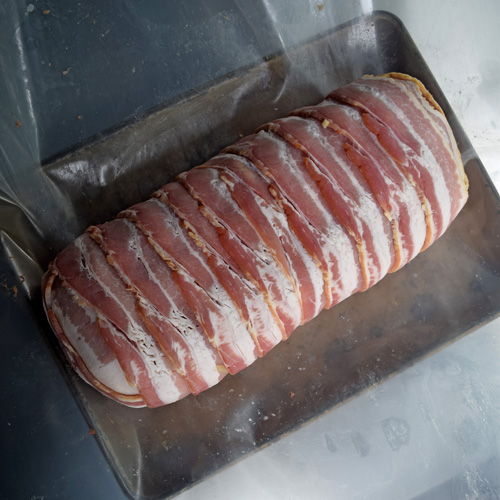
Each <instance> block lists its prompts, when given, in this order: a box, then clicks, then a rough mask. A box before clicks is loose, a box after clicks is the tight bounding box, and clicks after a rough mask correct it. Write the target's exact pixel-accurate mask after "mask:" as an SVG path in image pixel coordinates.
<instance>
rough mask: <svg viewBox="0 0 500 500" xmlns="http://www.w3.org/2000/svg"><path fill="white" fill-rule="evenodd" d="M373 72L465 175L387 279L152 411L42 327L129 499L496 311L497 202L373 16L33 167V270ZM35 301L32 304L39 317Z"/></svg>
mask: <svg viewBox="0 0 500 500" xmlns="http://www.w3.org/2000/svg"><path fill="white" fill-rule="evenodd" d="M387 71H400V72H405V73H409V74H411V75H413V76H416V77H418V78H419V79H421V80H422V81H423V82H424V84H425V85H426V86H427V88H428V89H429V90H430V91H431V93H432V94H433V95H434V96H435V97H436V99H437V101H438V102H439V103H440V104H441V105H442V107H443V108H444V110H445V112H446V114H447V117H448V119H449V120H450V123H451V125H452V127H453V129H454V131H455V134H456V137H457V140H458V144H459V148H460V150H461V151H462V154H463V157H464V163H465V168H466V172H467V174H468V176H469V179H470V200H469V202H468V204H467V205H466V207H465V209H464V210H463V212H462V213H461V214H460V215H459V217H458V219H457V220H456V221H455V222H454V223H453V224H452V226H451V228H450V229H449V230H448V232H447V233H446V234H445V235H444V236H443V237H442V238H441V239H440V240H439V241H438V242H437V243H436V244H434V245H433V246H432V247H431V248H430V249H429V250H427V251H426V252H425V253H423V254H421V255H420V256H419V257H418V258H416V259H415V260H414V261H413V262H412V263H411V264H409V265H408V266H406V267H405V268H404V269H403V270H401V271H399V272H397V273H395V274H393V275H389V276H388V277H386V278H385V279H384V280H383V281H382V282H380V283H379V284H378V285H376V286H375V287H374V288H373V289H371V290H369V291H368V292H366V293H363V294H357V295H355V296H354V297H351V298H350V299H348V300H346V301H345V302H343V303H341V304H339V305H338V306H336V307H334V308H333V309H332V310H329V311H325V312H323V313H322V314H321V315H320V316H319V317H318V318H316V319H315V320H314V321H312V322H311V323H309V324H307V325H305V326H304V327H301V328H299V329H298V330H297V331H296V332H295V333H294V334H293V335H292V337H291V339H290V340H288V341H287V342H284V343H283V344H281V345H279V346H278V347H276V348H275V349H274V350H273V351H272V352H271V353H270V354H268V355H267V356H266V357H265V358H264V359H261V360H258V361H256V362H255V363H254V364H253V365H252V366H250V367H249V368H247V369H246V370H244V371H243V372H241V373H240V374H238V375H236V376H234V377H226V378H225V379H224V380H223V381H222V382H221V383H220V384H219V385H217V386H216V387H214V388H213V389H211V390H209V391H207V392H206V393H204V394H201V395H200V396H197V397H193V396H190V397H187V398H186V399H184V400H182V401H180V402H178V403H175V404H172V405H170V406H166V407H163V408H159V409H155V410H150V409H140V410H134V409H130V408H126V407H124V406H121V405H119V404H117V403H115V402H113V401H111V400H108V399H106V398H105V397H103V396H101V395H100V394H98V393H97V392H96V391H94V390H93V389H91V388H90V387H88V386H87V385H86V384H85V383H83V382H81V381H80V380H79V379H78V377H77V376H76V375H74V374H73V372H72V371H71V369H70V367H69V365H68V364H67V363H66V362H65V361H64V360H63V357H62V355H61V354H60V351H58V346H57V345H56V341H55V340H54V338H53V336H52V335H51V333H50V331H49V327H48V325H46V332H45V333H46V334H47V336H48V338H50V339H51V342H53V344H54V349H55V350H56V351H58V352H59V359H60V360H61V366H63V368H64V370H65V371H66V374H67V377H68V380H69V383H70V385H71V386H72V388H73V389H74V394H75V397H76V398H77V399H78V400H79V402H80V403H81V407H82V409H83V411H84V412H85V413H86V415H87V417H88V420H89V423H90V425H91V427H92V428H93V429H95V431H96V433H97V437H98V439H99V440H100V443H101V445H102V448H103V450H104V453H105V454H106V456H107V457H108V459H109V462H110V463H111V465H112V467H113V469H114V471H115V473H116V475H117V477H118V479H119V481H120V482H121V484H122V485H123V487H124V489H125V490H126V491H127V492H128V493H129V494H130V495H131V496H132V497H134V498H160V497H162V498H163V497H165V496H168V495H170V494H172V493H174V492H177V491H179V490H181V489H183V488H185V487H187V486H189V485H191V484H192V483H194V482H197V481H200V480H202V479H203V478H204V477H206V476H207V475H209V474H211V473H214V472H215V471H217V470H218V469H220V468H221V467H223V466H225V465H227V464H229V463H231V462H233V461H235V460H238V459H242V458H243V457H244V456H245V455H246V454H248V453H250V452H253V451H255V450H257V449H259V448H260V447H262V446H263V445H265V444H267V443H269V442H271V441H272V440H273V439H276V438H278V437H279V436H280V435H283V433H288V432H293V430H294V429H296V428H297V427H298V426H301V425H302V424H304V423H306V422H308V421H310V420H311V419H313V418H315V417H318V416H319V415H321V414H322V413H324V412H325V411H327V410H329V409H331V408H333V407H334V406H335V405H337V404H339V403H340V402H342V401H344V400H346V398H349V397H352V396H353V395H355V394H356V393H358V392H359V391H360V390H362V389H363V388H365V387H367V386H369V385H371V384H374V383H376V382H379V381H381V380H383V379H384V378H386V377H387V376H388V375H390V374H392V373H394V372H396V371H398V370H401V369H402V368H404V367H405V366H408V364H409V363H413V362H415V361H416V360H417V359H419V358H420V357H422V356H424V355H426V354H428V353H430V352H432V351H433V350H435V349H437V348H438V347H439V346H441V345H443V344H445V343H447V342H449V341H451V340H452V339H455V338H457V337H458V336H460V335H463V334H464V333H466V332H469V331H471V330H472V329H474V328H475V327H478V326H479V325H480V324H482V323H484V322H486V321H488V320H490V319H492V318H493V317H494V316H496V315H497V314H498V312H499V308H500V259H499V255H498V254H499V252H498V235H499V234H500V218H499V217H498V211H499V207H500V204H499V200H498V196H497V195H496V194H495V192H494V189H493V188H492V185H491V183H490V182H489V180H488V178H487V174H486V173H485V171H484V169H483V168H482V166H481V165H480V164H479V162H478V159H477V157H476V155H475V154H474V152H473V150H472V149H471V146H470V143H469V142H468V140H467V139H466V137H465V136H464V133H463V131H462V129H461V128H460V126H459V125H458V123H457V120H456V118H455V116H454V115H453V113H452V112H451V110H450V108H449V106H448V104H447V103H446V102H445V99H444V98H443V95H442V93H441V92H440V90H439V88H438V87H437V84H436V82H435V81H434V79H433V77H432V75H431V74H430V72H429V70H428V68H427V66H426V64H425V62H424V61H423V59H422V58H421V56H420V55H419V53H418V51H417V49H416V47H415V46H414V44H413V42H412V41H411V39H410V38H409V36H408V34H407V33H406V31H405V30H404V28H403V27H402V26H401V24H400V23H399V22H398V21H397V20H396V19H394V18H393V17H391V16H389V15H387V14H384V13H375V14H374V15H373V16H372V17H369V18H361V19H358V20H356V21H354V22H352V23H349V24H347V25H345V26H343V27H341V28H339V29H337V30H335V31H334V32H331V33H329V34H327V35H325V36H322V37H321V38H320V39H315V40H313V41H310V42H308V43H306V44H303V45H302V46H300V47H296V48H294V49H293V50H289V51H287V52H286V53H285V54H277V55H274V56H272V57H270V58H269V59H268V60H266V61H265V62H263V63H261V64H259V65H257V66H255V67H250V68H244V69H242V70H240V71H238V72H237V73H235V74H231V75H228V76H227V77H225V78H223V79H221V80H219V81H216V82H212V83H211V84H210V85H207V86H206V87H204V88H202V89H199V90H198V91H196V92H192V93H190V94H189V95H186V96H183V97H182V98H181V99H178V100H177V101H176V102H171V103H168V105H166V106H163V107H161V108H160V109H157V110H155V111H154V112H153V113H152V114H150V115H148V116H147V117H145V118H142V119H141V120H136V121H132V122H129V123H127V124H125V125H124V126H122V127H119V128H117V129H115V130H113V131H110V132H109V133H107V134H104V136H103V137H102V138H100V139H99V140H94V141H93V142H91V143H90V144H87V145H85V146H84V147H79V148H78V149H76V150H74V151H72V152H70V153H68V154H66V155H65V156H63V157H60V158H59V159H56V160H54V161H52V162H51V163H50V164H46V165H45V166H44V168H43V172H44V175H45V176H46V179H48V182H50V185H51V186H52V189H53V190H55V192H57V193H59V197H60V200H59V203H60V205H59V207H58V209H57V213H56V214H54V213H52V216H51V217H50V218H47V217H46V214H44V213H40V214H39V217H40V225H39V227H40V228H41V229H40V231H41V233H42V235H43V237H44V238H45V239H50V241H51V247H50V248H49V249H47V248H44V249H40V253H39V255H40V256H41V257H40V259H39V263H40V264H41V266H42V267H45V266H46V264H47V262H48V259H50V258H53V257H54V256H55V255H56V253H57V252H58V251H60V250H61V249H62V248H63V247H64V246H65V245H67V244H68V243H69V242H70V240H71V239H72V238H73V237H76V236H77V235H78V234H79V233H81V232H82V231H83V230H84V229H85V228H86V227H87V226H88V225H89V224H94V223H100V222H104V221H105V220H107V219H110V218H112V217H113V216H114V215H116V213H117V212H118V211H119V210H121V209H123V208H125V207H127V206H129V205H131V204H132V203H134V202H138V201H140V200H144V199H145V198H147V197H148V196H149V194H150V193H151V192H152V191H153V190H155V189H157V188H159V187H160V186H162V185H163V184H165V183H167V182H168V181H169V180H171V179H172V178H173V176H174V175H175V174H176V173H178V172H180V171H183V170H186V169H188V168H190V167H193V166H195V165H197V164H200V163H202V162H203V161H204V160H206V159H208V158H209V157H210V156H212V155H214V154H215V153H217V152H218V151H219V150H220V149H221V148H222V147H224V146H226V145H228V144H231V143H232V142H235V141H236V140H237V139H238V138H239V137H240V136H241V135H245V134H248V133H251V132H252V131H253V130H254V129H255V127H257V126H258V125H260V124H262V123H264V122H266V121H268V120H271V119H273V118H276V117H279V116H283V115H285V114H286V113H287V111H290V110H292V109H293V108H295V107H299V106H304V105H307V104H312V103H316V102H318V101H320V100H321V98H322V97H323V96H324V95H325V94H327V93H328V92H329V91H331V90H333V89H334V88H336V87H338V86H340V85H343V84H346V83H348V82H349V81H351V80H353V79H355V78H358V77H359V76H361V75H362V74H364V73H374V74H380V73H384V72H387ZM57 214H59V217H57ZM44 217H45V218H44ZM29 253H31V254H32V253H33V249H30V252H29ZM18 271H20V273H21V274H22V272H23V270H22V269H19V270H18ZM35 274H36V273H35ZM31 275H33V273H31ZM38 301H39V294H38V296H37V303H36V305H35V308H36V310H37V312H38V313H39V314H40V315H42V314H43V313H42V311H41V307H40V304H39V302H38ZM255 480H256V481H258V480H259V478H255Z"/></svg>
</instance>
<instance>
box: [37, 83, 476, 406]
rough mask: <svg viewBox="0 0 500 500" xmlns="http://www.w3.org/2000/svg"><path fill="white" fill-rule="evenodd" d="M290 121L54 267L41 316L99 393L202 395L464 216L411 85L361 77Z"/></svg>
mask: <svg viewBox="0 0 500 500" xmlns="http://www.w3.org/2000/svg"><path fill="white" fill-rule="evenodd" d="M292 115H294V116H290V117H288V118H286V119H282V120H276V121H275V122H273V123H269V124H267V125H264V126H263V127H261V129H260V131H259V132H258V133H256V134H254V135H251V136H249V137H246V138H243V139H241V140H240V141H239V142H238V143H237V144H235V145H233V146H231V147H229V148H226V149H225V150H224V152H223V153H222V154H220V155H218V156H216V157H215V158H213V159H211V160H209V161H208V162H206V163H205V164H204V165H202V166H200V167H198V168H196V169H193V170H191V171H190V172H187V173H184V174H181V175H180V176H179V181H180V182H173V183H170V184H168V185H167V186H165V187H164V188H162V189H161V190H159V191H157V192H156V193H155V194H154V195H153V196H154V198H153V199H151V200H149V201H147V202H145V203H140V204H138V205H135V206H134V207H132V208H131V209H129V210H126V211H124V212H122V213H121V214H120V216H119V219H118V220H116V221H113V222H110V223H107V224H104V225H102V226H98V227H93V228H90V229H89V232H88V233H86V234H85V235H83V236H81V237H80V238H78V239H77V240H76V241H75V242H74V243H73V244H71V245H70V246H69V247H68V248H66V249H65V250H64V251H63V252H62V253H61V254H60V255H59V256H58V257H57V258H56V259H55V261H54V262H52V263H51V265H50V267H49V271H48V273H47V274H46V275H45V277H44V280H43V282H42V286H43V290H44V293H43V299H44V305H45V308H46V311H47V314H48V317H49V320H50V322H51V324H52V326H53V328H54V331H55V333H56V335H57V336H58V338H59V341H60V343H61V346H62V348H63V350H64V352H65V353H66V356H67V357H68V359H69V360H70V362H71V364H72V365H73V366H74V368H75V370H76V371H77V372H78V373H79V374H81V376H82V377H83V378H84V380H86V381H87V382H89V383H90V384H91V385H93V386H94V387H95V388H96V389H97V390H99V391H101V392H102V393H103V394H105V395H107V396H109V397H111V398H113V399H115V400H116V401H119V402H121V403H123V404H126V405H129V406H143V405H144V404H146V405H147V406H150V407H155V406H159V405H163V404H166V403H168V402H173V401H176V400H178V399H180V398H182V397H184V396H185V395H187V394H189V393H190V392H192V393H195V394H196V393H198V392H200V391H202V390H205V389H206V388H208V387H210V386H212V385H214V384H215V383H217V382H218V381H219V380H220V379H221V378H222V377H223V376H224V375H225V373H226V370H227V371H228V372H229V373H236V372H238V371H239V370H241V369H242V368H244V367H245V366H248V365H249V364H250V363H252V362H253V361H254V360H255V359H256V357H257V356H262V355H263V354H265V353H266V352H268V351H269V350H270V349H271V348H272V347H273V346H274V345H276V344H277V343H279V342H280V340H281V339H282V338H287V337H288V336H289V335H290V333H291V332H292V331H293V329H294V328H295V327H296V326H298V325H299V324H300V323H301V322H304V321H307V320H308V319H310V318H312V317H313V316H315V315H316V314H318V313H319V311H320V310H321V309H322V308H323V307H331V306H332V305H333V304H335V303H337V302H339V301H340V300H343V299H344V298H346V297H348V296H349V295H351V294H353V293H355V292H356V291H359V290H364V289H366V288H367V287H369V286H372V285H373V284H375V283H376V282H377V281H378V280H379V279H381V278H382V277H383V276H384V275H385V274H386V273H387V272H389V271H392V270H394V269H396V268H399V267H401V266H402V265H404V264H405V263H406V262H408V261H409V260H411V259H412V258H413V257H414V256H415V255H416V254H417V253H418V251H419V249H420V248H421V247H422V248H425V247H426V246H427V245H428V244H430V243H431V242H432V241H434V240H435V239H436V238H437V237H438V236H439V235H441V234H442V232H443V231H444V229H445V228H446V227H447V226H448V225H449V223H450V222H451V220H452V219H453V218H454V217H455V216H456V214H457V213H458V210H460V208H461V207H462V206H463V204H464V202H465V200H466V198H467V188H468V181H467V178H466V176H465V173H464V170H463V165H462V162H461V158H460V154H459V151H458V148H457V145H456V142H455V140H454V138H453V134H452V133H451V130H450V127H449V125H448V124H447V122H446V120H445V119H444V115H443V114H442V111H441V109H440V108H439V106H438V105H437V103H436V102H435V101H434V100H433V98H432V96H430V94H429V93H428V92H427V91H426V90H425V88H424V87H423V85H422V84H421V83H420V82H418V80H415V79H413V78H411V77H409V76H407V75H401V74H392V76H391V75H384V76H382V77H364V78H362V79H361V80H358V81H356V82H354V83H352V84H350V85H348V86H346V87H343V88H342V89H339V90H337V91H335V92H333V93H332V94H331V95H330V96H329V97H327V98H326V99H325V101H324V102H322V103H320V104H319V105H317V106H310V107H308V108H303V109H300V110H297V111H296V112H295V113H292ZM221 363H223V365H224V366H222V365H221Z"/></svg>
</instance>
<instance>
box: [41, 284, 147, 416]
mask: <svg viewBox="0 0 500 500" xmlns="http://www.w3.org/2000/svg"><path fill="white" fill-rule="evenodd" d="M43 288H44V299H45V300H44V304H45V307H46V309H47V315H48V317H49V319H50V322H51V324H52V326H53V328H54V331H55V333H56V335H57V338H58V339H59V342H60V344H61V347H62V349H63V351H64V353H65V355H66V357H67V358H68V360H69V361H70V363H71V365H72V367H73V369H74V370H75V371H76V372H77V373H78V374H79V375H80V377H82V379H83V380H85V381H86V382H87V383H88V384H90V385H92V386H93V387H94V388H95V389H97V390H98V391H99V392H101V393H102V394H104V395H105V396H108V397H110V398H112V399H114V400H115V401H118V402H119V403H123V404H125V405H127V406H131V407H142V406H145V402H144V400H143V398H142V397H141V396H140V395H139V393H138V391H137V388H136V387H133V386H132V385H131V384H129V382H128V380H127V379H126V377H125V374H124V373H123V371H122V368H121V366H120V364H119V362H118V360H117V358H116V355H115V353H114V352H113V351H112V350H111V349H110V348H109V347H108V345H107V344H106V342H105V341H104V339H103V338H102V337H101V335H100V332H99V328H98V325H97V316H96V314H95V312H94V311H93V310H92V309H91V308H90V307H88V306H86V305H85V304H83V303H81V301H80V303H79V302H78V299H77V296H75V295H74V294H72V293H71V291H70V290H69V289H68V288H67V287H65V286H64V284H63V282H62V281H61V280H60V279H59V278H58V277H57V276H56V275H55V274H52V275H51V276H50V278H49V279H47V280H46V283H45V286H44V287H43Z"/></svg>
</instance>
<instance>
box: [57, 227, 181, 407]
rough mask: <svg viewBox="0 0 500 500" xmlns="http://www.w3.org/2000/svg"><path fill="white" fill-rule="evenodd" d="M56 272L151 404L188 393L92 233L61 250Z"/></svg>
mask: <svg viewBox="0 0 500 500" xmlns="http://www.w3.org/2000/svg"><path fill="white" fill-rule="evenodd" d="M52 270H53V271H54V272H56V273H57V274H58V276H59V277H60V278H61V280H63V281H64V282H66V283H67V284H68V286H70V287H71V289H73V290H74V291H75V292H76V294H78V295H79V296H80V297H82V299H83V300H85V302H86V303H87V304H88V305H90V306H92V308H93V309H94V310H95V311H96V313H97V316H98V317H99V320H98V325H99V328H100V332H101V335H103V336H104V339H105V341H106V343H107V344H108V345H109V346H110V347H111V349H112V350H113V351H114V352H115V354H116V357H117V358H118V361H119V362H120V365H121V367H122V369H123V370H124V372H125V373H126V376H127V378H128V380H129V381H130V382H131V383H132V384H133V385H135V386H136V387H137V388H138V389H139V392H140V393H141V395H142V397H143V398H144V401H145V402H146V404H147V405H148V406H151V407H155V406H162V405H164V404H168V403H169V402H173V401H177V400H178V399H180V398H182V397H184V396H185V395H186V394H189V392H190V391H189V388H188V386H187V385H186V383H185V382H184V381H183V380H182V378H181V377H180V376H179V375H177V374H176V373H175V372H174V371H173V370H172V368H171V366H170V363H169V362H168V360H167V359H166V357H165V355H164V354H163V353H162V352H161V350H160V348H159V346H158V344H157V342H156V341H155V340H154V339H153V338H152V337H151V335H150V334H149V332H148V331H147V329H146V328H145V325H144V324H143V322H142V320H141V318H140V317H139V315H138V313H137V311H136V308H135V298H134V295H133V293H132V292H130V291H129V290H127V288H126V286H125V285H124V284H123V283H122V281H121V279H120V278H119V276H117V275H116V272H115V271H114V269H113V268H112V267H111V266H110V265H109V264H108V262H107V261H106V258H105V256H104V254H103V253H102V252H101V250H100V249H99V247H98V246H97V244H96V243H95V242H94V241H93V240H92V239H91V238H90V236H89V235H88V234H84V235H82V236H80V237H79V238H77V240H75V242H74V243H73V244H72V245H70V246H69V247H67V248H66V250H64V251H63V252H61V253H60V254H59V256H58V257H57V258H56V260H55V261H54V263H53V264H52Z"/></svg>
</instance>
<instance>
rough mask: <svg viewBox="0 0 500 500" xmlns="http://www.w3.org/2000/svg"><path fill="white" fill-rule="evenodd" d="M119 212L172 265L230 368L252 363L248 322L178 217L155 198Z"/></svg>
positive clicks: (253, 350)
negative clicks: (243, 318)
mask: <svg viewBox="0 0 500 500" xmlns="http://www.w3.org/2000/svg"><path fill="white" fill-rule="evenodd" d="M121 216H122V217H127V218H129V219H130V220H132V221H133V222H134V223H135V224H136V225H137V226H138V227H139V228H140V229H141V231H143V233H144V234H145V235H146V236H147V237H148V238H149V241H150V243H151V244H152V245H153V246H154V248H155V249H156V251H157V252H158V254H159V255H160V256H161V257H162V258H163V259H164V260H165V261H166V262H168V264H169V265H170V266H171V268H172V269H173V271H174V273H173V277H174V280H175V281H176V283H177V284H178V285H179V286H180V288H181V290H182V292H183V294H184V296H185V298H186V300H187V302H188V304H189V306H190V307H191V309H192V310H193V313H194V314H195V316H196V319H197V320H198V321H199V322H200V324H201V325H202V326H203V328H204V330H205V332H206V333H207V335H208V338H209V340H210V341H211V342H212V344H213V345H214V347H216V348H217V350H218V351H219V353H220V355H221V358H222V360H223V362H224V364H225V366H226V368H227V369H228V371H229V373H231V374H234V373H237V372H238V371H240V370H242V369H243V368H245V367H246V366H248V365H249V364H251V363H253V361H255V359H256V357H257V355H258V350H257V348H256V345H255V343H254V341H253V339H252V337H251V335H250V333H249V331H248V329H247V327H246V324H245V323H244V322H243V320H242V318H241V316H240V313H239V311H238V310H237V308H236V307H235V306H234V304H233V302H232V300H231V297H230V296H229V295H228V293H227V292H226V290H225V289H224V287H223V286H222V285H221V283H220V282H219V280H218V279H217V277H216V275H215V274H214V273H213V271H212V269H211V268H210V266H209V265H208V262H207V259H206V256H205V254H204V253H203V250H202V249H201V248H200V247H199V246H197V245H196V243H195V242H194V241H193V239H192V238H191V237H190V236H189V235H188V232H187V230H186V228H184V227H183V226H182V223H181V220H180V219H179V217H177V216H176V215H175V213H174V212H172V211H171V210H170V209H169V208H168V207H167V205H165V204H164V203H162V202H161V201H159V200H158V199H151V200H149V201H146V202H144V203H139V204H138V205H134V206H133V207H132V208H130V209H129V210H126V211H125V212H122V214H121Z"/></svg>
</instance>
